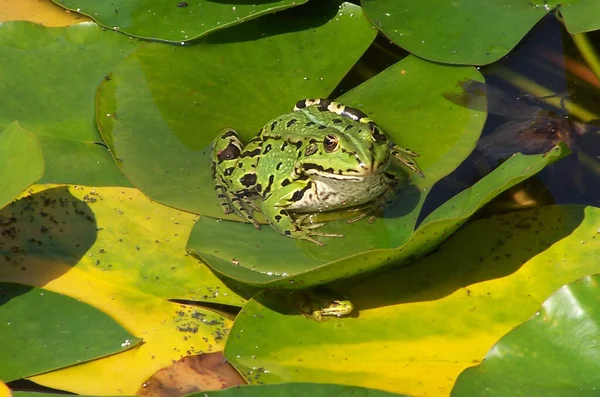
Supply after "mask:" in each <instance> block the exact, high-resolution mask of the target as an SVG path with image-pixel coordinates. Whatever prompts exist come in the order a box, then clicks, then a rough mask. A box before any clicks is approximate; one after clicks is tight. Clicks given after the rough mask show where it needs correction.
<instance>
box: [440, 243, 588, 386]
mask: <svg viewBox="0 0 600 397" xmlns="http://www.w3.org/2000/svg"><path fill="white" fill-rule="evenodd" d="M594 237H596V236H594ZM598 283H600V275H594V276H587V277H585V278H583V279H581V280H578V281H576V282H573V283H571V284H567V285H565V286H563V287H562V288H561V289H559V290H558V291H557V292H556V293H554V295H552V296H551V297H550V298H548V299H547V300H546V301H545V302H544V304H543V305H542V307H541V309H540V310H539V311H538V312H537V313H535V315H534V316H533V317H532V318H531V319H529V320H528V321H527V322H525V323H523V324H521V325H519V326H518V327H516V328H515V329H514V330H512V331H511V332H509V333H508V334H507V335H506V336H504V337H503V338H502V339H500V341H499V342H498V343H496V344H495V345H494V347H492V349H491V350H490V351H489V353H488V354H487V355H486V357H485V359H484V361H483V362H482V363H481V364H479V365H478V366H476V367H473V368H468V369H467V370H465V371H464V372H463V373H462V374H461V375H460V376H459V377H458V380H457V381H456V385H455V387H454V389H453V390H452V396H453V397H461V396H478V397H479V396H507V395H519V396H548V397H550V396H556V397H566V396H578V397H579V396H597V395H598V392H599V391H600V377H599V376H598V374H599V373H600V334H599V333H598V328H599V326H600V288H599V287H598Z"/></svg>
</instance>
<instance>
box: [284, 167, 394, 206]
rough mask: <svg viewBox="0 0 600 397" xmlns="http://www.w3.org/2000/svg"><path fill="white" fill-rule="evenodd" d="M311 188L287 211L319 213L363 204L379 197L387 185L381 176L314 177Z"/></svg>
mask: <svg viewBox="0 0 600 397" xmlns="http://www.w3.org/2000/svg"><path fill="white" fill-rule="evenodd" d="M312 182H313V183H312V188H311V189H308V190H307V191H306V192H304V195H303V196H302V198H301V199H300V200H298V201H296V202H294V203H292V204H291V205H290V206H288V207H287V209H290V210H294V211H298V212H321V211H329V210H335V209H338V208H346V207H353V206H356V205H360V204H364V203H366V202H369V201H371V200H373V199H375V198H377V197H379V196H381V195H382V194H383V193H384V192H385V191H386V190H387V189H388V188H389V184H388V182H387V180H386V179H385V177H384V176H383V174H376V175H372V176H367V177H362V178H356V179H353V180H348V179H328V178H321V177H318V176H314V179H312Z"/></svg>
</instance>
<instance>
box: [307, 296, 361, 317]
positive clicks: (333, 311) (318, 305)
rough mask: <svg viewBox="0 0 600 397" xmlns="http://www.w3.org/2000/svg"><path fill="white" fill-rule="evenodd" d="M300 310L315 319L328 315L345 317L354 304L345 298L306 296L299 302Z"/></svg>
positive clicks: (350, 311)
mask: <svg viewBox="0 0 600 397" xmlns="http://www.w3.org/2000/svg"><path fill="white" fill-rule="evenodd" d="M299 308H300V312H301V313H302V314H303V315H304V316H305V317H308V318H310V319H312V320H315V321H323V320H325V319H326V318H330V317H345V316H348V315H349V314H350V313H352V311H353V310H354V305H352V302H350V301H349V300H347V299H328V300H325V299H319V300H316V299H314V298H309V297H306V298H305V300H304V301H303V302H301V303H299Z"/></svg>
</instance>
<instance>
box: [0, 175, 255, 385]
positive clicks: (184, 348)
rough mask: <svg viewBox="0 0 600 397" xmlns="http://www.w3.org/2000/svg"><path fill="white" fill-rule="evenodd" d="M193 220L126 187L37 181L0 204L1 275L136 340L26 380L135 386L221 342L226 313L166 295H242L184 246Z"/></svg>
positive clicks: (230, 301) (231, 301)
mask: <svg viewBox="0 0 600 397" xmlns="http://www.w3.org/2000/svg"><path fill="white" fill-rule="evenodd" d="M195 220H196V216H195V215H192V214H189V213H186V212H182V211H178V210H175V209H172V208H169V207H165V206H162V205H159V204H157V203H154V202H152V201H150V200H149V199H147V198H146V197H145V196H144V195H143V194H141V193H140V192H139V191H137V190H135V189H130V188H90V187H81V186H59V187H48V186H36V187H35V189H30V190H29V192H28V194H27V195H26V196H25V197H23V198H21V199H20V200H18V201H16V202H14V203H12V204H11V205H9V206H7V207H5V208H4V209H3V210H2V211H1V212H0V229H1V230H0V251H2V252H1V254H2V255H1V256H0V281H6V282H17V283H21V284H25V285H31V286H38V287H43V288H45V289H47V290H50V291H55V292H59V293H63V294H65V295H68V296H71V297H74V298H77V299H79V300H81V301H83V302H85V303H88V304H90V305H92V306H94V307H96V308H98V309H100V310H102V311H104V312H105V313H107V314H109V315H110V316H112V317H113V318H114V319H115V320H117V322H119V323H120V324H121V325H122V326H124V327H125V328H126V329H127V330H129V331H130V332H131V333H133V334H134V335H136V336H137V337H141V338H143V343H142V345H141V346H139V347H136V348H134V349H131V350H130V351H127V352H124V353H122V354H118V355H115V356H111V357H107V358H103V359H100V360H96V361H93V362H90V363H88V364H82V365H77V366H73V367H70V368H68V369H64V370H61V371H56V372H52V373H48V374H45V375H41V376H36V377H35V378H33V379H34V380H35V381H36V382H38V383H41V384H44V385H48V386H51V387H55V388H59V389H65V390H69V391H73V392H77V393H88V394H121V393H131V394H134V393H135V391H136V390H137V389H138V388H139V386H140V385H141V383H142V382H143V381H144V380H145V379H146V378H148V377H149V376H150V375H151V374H152V373H153V372H155V371H156V370H158V369H160V368H162V367H164V366H167V365H169V364H171V362H172V360H177V359H179V358H181V357H182V356H185V355H189V354H193V353H199V352H209V351H215V350H220V349H222V344H223V338H224V337H225V335H226V334H227V331H228V329H229V326H230V321H229V320H228V319H225V318H224V317H222V316H220V315H217V314H215V313H213V312H211V311H208V310H205V309H202V308H194V307H192V306H189V305H183V304H178V303H173V302H171V301H169V299H180V300H191V301H205V302H212V303H219V304H227V305H238V306H239V305H241V304H242V303H243V302H244V299H243V298H241V297H239V296H238V295H236V294H235V293H234V292H233V291H232V290H230V289H229V288H228V287H227V286H225V285H224V284H223V283H222V282H221V281H220V280H219V279H218V278H217V277H216V276H214V275H213V273H212V272H211V271H210V270H209V269H208V268H207V267H205V266H204V265H203V264H201V263H200V262H198V261H197V260H196V259H194V258H192V257H191V256H188V254H187V253H186V251H185V243H186V239H187V236H188V235H189V233H190V231H191V228H192V225H193V223H194V221H195ZM123 373H127V376H126V377H123V376H122V374H123Z"/></svg>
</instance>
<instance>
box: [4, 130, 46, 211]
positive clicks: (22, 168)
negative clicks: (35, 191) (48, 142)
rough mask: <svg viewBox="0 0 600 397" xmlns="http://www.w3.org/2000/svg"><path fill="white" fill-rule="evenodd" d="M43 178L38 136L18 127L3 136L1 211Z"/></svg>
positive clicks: (6, 131)
mask: <svg viewBox="0 0 600 397" xmlns="http://www.w3.org/2000/svg"><path fill="white" fill-rule="evenodd" d="M15 170H19V172H15ZM43 174H44V158H43V157H42V151H41V149H40V143H39V142H38V140H37V138H36V137H35V135H33V134H32V133H31V132H29V131H25V130H23V129H22V128H20V127H19V126H18V124H17V123H13V124H11V125H10V126H9V127H8V128H7V129H6V130H4V131H3V132H2V133H0V181H2V184H1V185H0V186H1V187H0V208H2V207H4V206H5V205H6V204H8V203H10V202H11V201H12V200H13V199H15V198H16V197H17V196H18V195H19V194H21V193H22V192H23V190H25V189H27V187H29V186H30V185H31V184H32V183H34V182H35V181H37V180H38V179H40V178H41V177H42V175H43Z"/></svg>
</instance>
